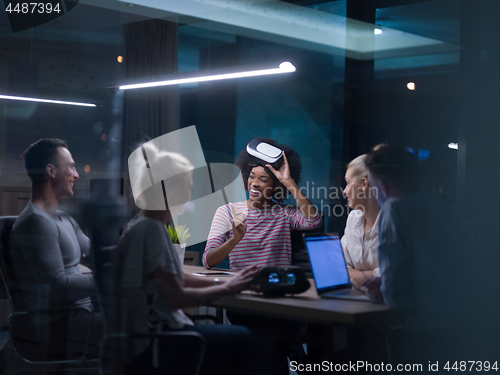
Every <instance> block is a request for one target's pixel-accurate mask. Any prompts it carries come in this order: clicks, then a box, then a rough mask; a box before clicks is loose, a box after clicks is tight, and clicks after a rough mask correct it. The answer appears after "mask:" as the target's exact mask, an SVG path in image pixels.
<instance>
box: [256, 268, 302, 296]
mask: <svg viewBox="0 0 500 375" xmlns="http://www.w3.org/2000/svg"><path fill="white" fill-rule="evenodd" d="M250 285H252V286H253V288H252V289H253V290H256V291H257V292H260V293H263V294H264V295H266V296H273V297H278V296H284V295H285V294H299V293H302V292H305V291H306V290H307V289H309V287H310V286H311V284H310V283H309V280H307V278H306V275H305V273H304V271H303V270H302V269H301V268H300V267H297V266H290V267H264V268H262V269H261V270H260V272H259V274H258V275H257V276H256V277H255V278H254V279H253V281H252V282H251V283H250Z"/></svg>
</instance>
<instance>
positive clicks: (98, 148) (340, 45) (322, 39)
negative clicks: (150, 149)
mask: <svg viewBox="0 0 500 375" xmlns="http://www.w3.org/2000/svg"><path fill="white" fill-rule="evenodd" d="M5 3H6V4H7V1H6V2H5ZM60 3H61V4H63V3H65V8H64V9H65V12H64V14H63V13H61V16H59V17H57V18H55V19H53V20H50V21H48V22H45V23H43V24H40V25H38V26H36V27H25V26H23V25H21V24H19V23H17V24H16V22H18V21H13V19H11V18H9V12H8V11H2V12H1V13H0V51H1V53H0V95H8V96H17V97H30V98H44V99H53V100H63V101H71V102H81V103H93V104H95V105H96V106H95V107H81V106H74V105H61V104H54V103H40V102H32V101H19V100H7V99H3V98H1V97H0V216H11V215H14V216H15V215H19V214H20V213H21V211H22V210H23V209H24V207H25V206H26V204H27V203H28V201H29V197H30V181H29V179H28V176H27V175H26V172H25V169H24V165H23V161H22V159H21V157H20V155H21V154H22V152H23V151H24V150H25V149H26V148H27V147H28V146H29V145H30V144H31V143H33V142H35V141H36V140H38V139H40V138H60V139H64V140H66V141H67V142H68V145H69V150H70V151H71V153H72V155H73V158H74V160H75V162H76V168H77V170H78V173H79V176H80V178H79V180H78V181H76V182H75V185H74V192H75V194H74V196H73V197H72V198H71V199H66V200H64V201H62V202H61V205H60V209H62V210H64V211H66V212H69V213H71V215H72V216H73V217H74V218H75V220H76V221H77V222H78V223H79V224H80V226H81V227H82V229H83V231H84V232H85V233H87V234H89V235H90V236H91V238H92V233H95V240H96V241H100V243H101V244H102V245H103V246H109V245H112V244H113V243H115V242H116V241H117V239H118V236H119V233H120V231H121V230H122V229H123V226H124V223H125V221H126V220H128V219H130V218H131V217H132V216H133V215H134V214H135V213H136V212H137V208H136V207H135V205H134V201H133V197H132V192H131V189H130V180H129V175H128V169H127V160H128V157H129V155H130V153H131V152H132V151H133V150H134V149H135V148H136V147H137V145H138V144H139V143H140V142H144V141H147V140H151V139H154V138H156V137H159V136H161V135H164V134H167V133H169V132H172V131H175V130H178V129H183V128H187V127H190V126H192V125H195V126H196V131H197V134H198V137H199V141H200V144H201V146H202V149H203V153H204V157H205V160H206V162H207V163H229V164H232V163H234V161H235V159H236V157H237V155H238V154H239V152H240V151H241V150H242V149H244V147H245V145H246V144H247V142H248V141H250V140H251V139H252V138H254V137H269V138H272V139H276V140H277V141H278V142H279V143H283V144H288V145H290V146H292V147H293V148H294V149H295V150H296V151H297V152H298V153H299V154H300V156H301V158H302V167H303V170H302V181H301V182H300V183H299V184H298V185H299V186H300V187H302V188H304V189H307V191H308V192H309V198H310V199H311V201H312V203H314V204H315V205H316V206H317V207H318V208H319V209H320V210H321V211H322V212H323V215H324V216H323V217H324V224H323V225H324V227H323V230H324V232H336V233H339V234H340V235H342V234H343V233H344V228H345V225H346V219H347V215H348V213H349V210H348V206H347V201H346V199H345V197H344V196H343V195H342V190H343V189H344V188H345V181H344V174H345V172H346V165H347V163H348V162H349V161H350V160H352V159H353V158H355V157H356V156H358V155H361V154H364V153H366V152H368V151H369V150H370V149H371V148H372V147H373V146H375V145H377V144H379V143H389V144H397V145H401V146H404V147H405V148H407V149H408V150H410V151H411V152H412V153H414V154H415V155H416V156H417V157H418V159H419V165H420V168H421V171H422V177H423V187H424V189H426V190H428V191H429V192H432V193H433V194H437V195H439V196H440V197H441V198H442V200H443V201H445V202H446V203H447V204H449V205H451V206H453V207H454V209H455V210H456V211H457V212H458V216H459V217H460V220H461V221H462V222H463V224H464V228H465V231H466V234H467V236H468V238H469V240H470V241H469V242H470V244H471V245H470V248H468V249H467V251H469V252H470V253H472V254H473V257H474V258H475V259H476V260H478V263H479V264H480V267H479V271H478V270H477V269H476V268H473V267H471V272H476V273H477V277H475V279H476V280H479V281H480V282H479V283H478V284H480V285H481V287H480V290H479V291H478V292H477V294H479V295H480V297H479V298H477V299H469V298H468V294H469V293H471V291H468V290H466V291H464V294H465V296H464V303H465V304H467V303H473V302H471V301H479V302H474V303H481V304H482V303H484V310H485V311H484V316H477V317H476V318H477V320H478V321H482V322H487V324H488V327H489V328H488V330H490V331H489V332H498V330H499V327H498V319H497V318H496V317H498V313H500V302H498V300H499V298H498V296H499V295H500V292H499V290H498V288H499V287H498V285H500V283H499V281H500V280H499V279H500V276H499V275H500V274H499V273H498V272H497V265H498V264H499V263H500V252H499V251H498V250H499V249H498V240H497V238H496V237H497V233H498V223H497V220H498V213H499V212H500V199H499V196H498V194H497V188H498V187H499V186H500V174H497V173H496V172H495V170H496V168H497V165H500V153H499V152H498V149H497V147H498V139H500V125H499V124H498V119H499V118H500V90H499V87H500V64H499V62H500V24H499V23H498V19H500V2H499V1H498V0H370V1H363V0H334V1H325V0H281V1H278V0H267V1H266V0H264V1H255V0H239V1H225V0H212V1H209V0H182V1H180V0H168V1H161V2H158V1H154V0H130V1H122V0H80V1H78V0H76V1H75V0H61V1H60ZM23 27H24V29H23ZM284 61H289V62H291V63H292V64H293V65H294V66H295V67H296V71H295V72H294V73H291V74H282V75H268V76H260V77H248V78H238V79H232V80H222V81H214V82H200V83H189V84H182V85H172V86H166V87H159V88H151V89H143V90H135V91H134V90H130V91H126V92H125V91H124V90H120V89H119V88H118V86H120V85H122V84H123V83H126V82H129V81H131V80H136V81H137V80H138V79H139V80H140V79H141V78H143V77H152V76H167V75H168V76H173V75H175V74H187V73H189V72H199V71H207V72H210V70H214V69H228V71H229V70H234V69H243V70H245V69H247V68H248V67H250V68H251V67H253V66H260V65H264V64H269V65H270V66H271V65H273V64H274V65H276V66H277V65H278V64H279V63H281V62H284ZM194 190H196V186H194V187H193V191H194ZM311 192H313V194H312V195H311ZM289 202H290V203H291V204H293V203H294V201H293V199H291V200H290V201H289ZM107 225H109V227H106V226H107ZM205 244H206V243H205V242H201V243H195V244H189V243H188V247H187V249H186V250H187V251H190V252H194V253H198V255H197V257H198V258H197V259H199V264H198V265H200V266H201V258H202V254H203V250H204V248H205ZM457 256H461V254H457ZM220 267H222V268H228V267H229V262H228V261H227V260H226V261H224V262H223V263H222V264H221V265H220ZM455 276H456V277H457V278H460V277H461V275H459V274H457V275H455ZM0 296H3V297H1V298H2V299H3V302H2V301H0V333H5V334H7V332H8V329H9V328H8V324H7V317H8V315H9V313H10V311H9V306H8V303H7V302H6V300H5V299H4V298H5V296H4V295H3V294H1V293H0ZM486 301H489V302H488V303H486ZM218 313H220V312H218ZM275 315H279V312H275ZM485 324H486V323H485ZM312 327H313V328H312V329H311V332H313V333H314V332H315V330H320V329H321V327H320V326H319V325H318V326H315V325H314V326H312ZM491 336H492V337H495V335H494V334H492V335H491ZM356 337H357V336H356V335H354V339H355V338H356ZM485 340H490V339H489V338H487V339H486V338H485ZM495 343H497V341H491V342H490V341H487V342H484V343H483V344H484V345H485V347H488V346H489V345H490V344H491V345H492V346H494V345H497V344H498V343H497V344H495ZM2 345H5V343H2ZM328 345H330V343H329V344H328ZM328 345H327V344H325V347H328V348H329V346H328ZM327 358H328V359H329V360H330V359H331V358H336V357H335V356H328V357H327ZM464 360H465V361H467V360H469V359H468V358H464ZM476 360H492V359H489V358H486V357H485V358H482V359H481V358H476ZM495 360H496V359H495Z"/></svg>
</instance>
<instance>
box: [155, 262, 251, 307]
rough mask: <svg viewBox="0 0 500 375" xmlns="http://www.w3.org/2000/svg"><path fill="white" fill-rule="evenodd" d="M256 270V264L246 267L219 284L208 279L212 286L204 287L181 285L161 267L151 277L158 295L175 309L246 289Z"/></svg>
mask: <svg viewBox="0 0 500 375" xmlns="http://www.w3.org/2000/svg"><path fill="white" fill-rule="evenodd" d="M258 272H259V268H258V267H257V266H252V267H248V268H246V269H244V270H242V271H241V272H239V273H237V274H236V275H235V276H233V277H231V278H230V279H228V280H227V281H225V282H224V283H222V284H220V285H213V283H214V281H213V280H210V282H211V284H212V286H205V287H189V286H183V285H182V283H181V280H180V279H179V278H178V277H177V276H176V275H174V274H171V273H167V272H164V271H163V270H162V269H161V268H157V269H156V270H155V271H154V272H153V278H154V280H155V283H156V285H157V286H158V290H159V292H160V295H161V296H162V297H163V298H164V299H165V300H166V302H167V303H168V305H169V306H170V307H172V308H174V309H176V308H184V307H194V306H200V305H204V304H207V303H210V302H211V301H214V300H216V299H218V298H221V297H224V296H229V295H232V294H235V293H238V292H241V291H242V290H245V289H248V284H249V283H250V282H251V281H252V280H253V279H254V277H255V276H256V275H257V273H258ZM185 281H186V285H187V284H188V283H192V280H190V279H189V281H188V280H185ZM207 281H209V280H207Z"/></svg>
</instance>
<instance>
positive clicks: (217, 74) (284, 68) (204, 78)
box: [119, 61, 295, 90]
mask: <svg viewBox="0 0 500 375" xmlns="http://www.w3.org/2000/svg"><path fill="white" fill-rule="evenodd" d="M224 71H226V73H224ZM292 72H295V67H294V66H293V65H292V63H290V62H288V61H285V62H282V63H281V64H280V65H279V67H278V68H272V69H259V70H250V71H244V72H235V73H227V69H225V70H224V69H219V70H217V71H212V74H210V71H201V72H195V73H194V74H196V75H197V76H195V77H193V73H191V74H190V73H185V74H174V75H171V76H170V77H169V78H170V79H164V80H159V81H158V80H157V81H153V82H143V83H134V84H129V85H122V86H120V87H119V88H120V90H132V89H142V88H146V87H159V86H169V85H180V84H182V83H193V82H208V81H218V80H221V79H233V78H243V77H254V76H263V75H269V74H283V73H292ZM200 74H203V75H200ZM188 75H190V76H188ZM182 76H184V77H185V78H181V77H182Z"/></svg>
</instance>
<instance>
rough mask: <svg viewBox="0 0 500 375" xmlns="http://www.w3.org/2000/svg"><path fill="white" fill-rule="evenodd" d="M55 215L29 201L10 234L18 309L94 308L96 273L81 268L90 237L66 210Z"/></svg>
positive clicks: (88, 247)
mask: <svg viewBox="0 0 500 375" xmlns="http://www.w3.org/2000/svg"><path fill="white" fill-rule="evenodd" d="M57 215H58V217H54V216H51V215H49V214H47V213H46V212H45V211H43V210H41V209H39V208H38V207H36V206H34V205H32V204H31V203H28V205H27V206H26V208H25V209H24V211H23V212H22V213H21V214H20V215H19V217H18V218H17V220H16V222H15V224H14V226H13V228H12V232H11V235H10V242H9V247H10V252H11V257H12V263H13V269H14V272H15V275H16V277H17V280H18V282H19V288H20V289H21V291H22V293H21V295H22V296H21V298H20V299H18V301H17V303H18V304H21V303H22V304H23V305H24V306H18V307H17V308H19V307H21V308H25V309H28V310H36V309H45V308H48V307H53V306H61V305H64V306H75V307H76V306H78V307H83V308H85V309H87V310H89V311H90V310H91V309H92V305H91V301H90V298H89V297H90V295H92V294H93V293H94V283H93V279H92V275H83V274H82V273H81V271H80V270H79V268H78V263H79V262H80V258H81V254H82V253H84V254H86V253H88V251H89V249H90V240H89V238H88V237H87V236H85V234H83V232H82V231H81V229H80V227H79V226H78V224H77V223H76V222H75V220H74V219H73V218H72V217H71V216H69V215H67V214H65V213H64V212H62V211H57Z"/></svg>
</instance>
